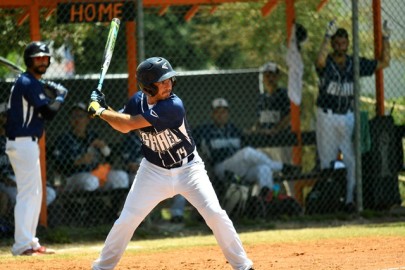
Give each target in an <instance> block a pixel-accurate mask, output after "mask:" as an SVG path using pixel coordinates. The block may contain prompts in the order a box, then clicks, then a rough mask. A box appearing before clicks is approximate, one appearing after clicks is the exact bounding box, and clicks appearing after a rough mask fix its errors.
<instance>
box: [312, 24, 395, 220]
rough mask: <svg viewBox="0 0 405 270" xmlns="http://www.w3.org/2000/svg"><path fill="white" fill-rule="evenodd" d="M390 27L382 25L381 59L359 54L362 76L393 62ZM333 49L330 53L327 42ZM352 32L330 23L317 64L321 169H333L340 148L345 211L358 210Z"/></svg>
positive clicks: (318, 146)
mask: <svg viewBox="0 0 405 270" xmlns="http://www.w3.org/2000/svg"><path fill="white" fill-rule="evenodd" d="M389 36H390V29H389V28H388V26H387V23H386V22H384V25H383V46H382V53H381V57H380V58H379V59H374V60H371V59H366V58H363V57H360V59H359V60H360V76H371V75H373V73H374V72H375V71H376V70H378V69H382V68H385V67H388V65H389V62H390V46H389ZM329 44H330V45H331V46H332V48H333V52H332V53H328V45H329ZM348 46H349V35H348V33H347V31H346V30H345V29H343V28H339V29H337V26H336V23H335V21H331V22H329V23H328V26H327V29H326V34H325V38H324V40H323V43H322V46H321V48H320V51H319V54H318V58H317V59H316V62H315V66H316V71H317V74H318V76H319V79H320V80H319V95H318V98H317V103H316V104H317V113H316V116H317V124H316V140H317V148H318V154H319V158H320V166H321V169H324V168H330V166H331V162H333V161H335V160H336V158H337V156H338V153H339V151H341V153H342V154H343V162H344V164H345V165H346V168H347V188H346V211H347V212H354V211H355V210H356V208H355V205H354V203H353V196H354V195H353V192H354V187H355V168H354V167H355V158H354V150H353V145H352V135H353V128H354V115H353V99H354V93H353V56H350V55H348V54H347V49H348Z"/></svg>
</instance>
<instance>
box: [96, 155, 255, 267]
mask: <svg viewBox="0 0 405 270" xmlns="http://www.w3.org/2000/svg"><path fill="white" fill-rule="evenodd" d="M194 155H195V157H194V159H193V161H191V162H190V163H189V164H187V165H183V166H182V167H180V168H175V169H171V170H167V169H164V168H160V167H158V166H156V165H153V164H152V163H150V162H148V161H147V160H146V159H143V160H142V162H141V165H140V168H139V170H138V173H137V175H136V177H135V180H134V182H133V184H132V186H131V189H130V191H129V193H128V196H127V199H126V201H125V204H124V208H123V210H122V212H121V215H120V217H119V218H118V219H117V220H116V222H115V223H114V226H113V227H112V229H111V231H110V233H109V234H108V236H107V239H106V241H105V245H104V248H103V250H102V251H101V255H100V257H99V258H98V259H97V260H96V261H95V262H94V264H93V268H92V269H93V270H107V269H114V267H115V266H116V265H117V263H118V262H119V260H120V258H121V256H122V254H123V253H124V251H125V249H126V247H127V245H128V243H129V241H130V240H131V238H132V236H133V234H134V231H135V229H136V228H137V227H138V226H139V224H140V223H141V222H142V221H143V220H144V218H145V217H146V216H147V215H148V214H149V213H150V212H151V211H152V209H153V208H154V207H155V206H156V205H157V204H158V203H159V202H161V201H162V200H165V199H167V198H170V197H173V196H175V195H176V194H181V195H183V196H184V197H185V198H186V199H187V200H188V201H189V202H190V203H191V204H192V205H193V206H194V207H195V208H196V209H197V210H198V212H199V213H200V214H201V216H202V217H203V218H204V220H205V221H206V223H207V225H208V226H209V227H210V229H211V230H212V231H213V233H214V236H215V238H216V240H217V242H218V244H219V246H220V247H221V249H222V252H223V254H224V255H225V258H226V259H227V260H228V262H229V264H230V265H231V266H232V267H233V269H235V270H246V269H249V268H250V267H251V266H252V261H251V260H250V259H249V258H248V257H247V255H246V252H245V250H244V249H243V246H242V243H241V241H240V239H239V236H238V234H237V232H236V231H235V228H234V226H233V223H232V221H231V220H230V219H229V217H228V215H227V214H226V212H225V211H224V210H223V209H222V208H221V206H220V204H219V201H218V198H217V196H216V194H215V191H214V189H213V187H212V185H211V182H210V180H209V178H208V175H207V172H206V170H205V168H204V163H203V162H202V160H201V158H200V157H199V156H198V154H197V152H196V151H195V152H194Z"/></svg>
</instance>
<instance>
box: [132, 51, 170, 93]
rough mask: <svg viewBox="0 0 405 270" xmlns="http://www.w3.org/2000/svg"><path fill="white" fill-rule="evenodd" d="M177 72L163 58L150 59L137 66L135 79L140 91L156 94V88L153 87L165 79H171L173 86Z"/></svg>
mask: <svg viewBox="0 0 405 270" xmlns="http://www.w3.org/2000/svg"><path fill="white" fill-rule="evenodd" d="M176 75H177V72H176V71H174V70H173V68H172V66H171V65H170V63H169V61H167V60H166V59H164V58H163V57H151V58H148V59H146V60H145V61H143V62H142V63H140V64H139V66H138V68H137V70H136V78H137V80H138V84H139V87H140V88H141V90H142V91H144V92H146V93H147V94H149V95H151V96H152V97H153V96H154V95H156V94H157V91H158V88H157V87H156V86H155V85H154V83H156V82H161V81H164V80H167V79H170V78H171V79H172V82H173V86H174V84H175V82H176V78H175V76H176Z"/></svg>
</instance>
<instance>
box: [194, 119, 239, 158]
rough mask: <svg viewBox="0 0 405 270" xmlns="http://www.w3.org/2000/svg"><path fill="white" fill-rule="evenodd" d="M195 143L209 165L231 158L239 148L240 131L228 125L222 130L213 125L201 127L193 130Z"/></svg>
mask: <svg viewBox="0 0 405 270" xmlns="http://www.w3.org/2000/svg"><path fill="white" fill-rule="evenodd" d="M194 133H195V138H196V143H197V146H198V147H199V149H201V151H202V153H203V154H204V155H205V156H206V157H207V158H208V162H210V163H211V165H215V164H218V163H220V162H222V161H224V160H225V159H227V158H229V157H231V156H232V155H233V154H235V153H236V152H237V151H238V150H239V149H240V148H241V144H242V142H241V137H242V136H241V134H242V133H241V131H240V130H239V129H238V128H236V127H235V126H234V125H233V124H231V123H228V124H226V125H225V126H224V127H223V128H220V127H217V126H216V125H215V124H213V123H212V124H206V125H202V126H200V127H198V128H196V129H195V131H194Z"/></svg>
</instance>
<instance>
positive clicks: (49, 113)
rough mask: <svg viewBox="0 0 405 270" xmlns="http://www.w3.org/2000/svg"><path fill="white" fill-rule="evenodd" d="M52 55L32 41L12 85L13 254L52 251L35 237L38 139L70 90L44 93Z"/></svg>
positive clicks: (39, 186) (8, 148)
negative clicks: (52, 96) (53, 94)
mask: <svg viewBox="0 0 405 270" xmlns="http://www.w3.org/2000/svg"><path fill="white" fill-rule="evenodd" d="M50 57H51V54H50V52H49V48H48V47H47V46H46V44H45V43H42V42H32V43H30V44H29V45H28V46H27V47H26V48H25V51H24V62H25V65H26V66H27V71H26V72H24V73H22V74H21V75H20V76H19V77H18V78H17V80H16V81H15V83H14V85H13V86H12V88H11V93H10V98H9V101H8V111H7V122H6V136H7V143H6V153H7V155H8V157H9V159H10V163H11V165H12V167H13V170H14V173H15V178H16V183H17V191H18V193H17V199H16V205H15V208H14V218H15V233H14V240H15V242H14V245H13V247H12V250H11V252H12V254H13V255H38V254H48V253H53V251H51V250H49V249H46V247H44V246H41V245H40V243H39V240H38V238H37V237H36V228H37V225H38V219H39V213H40V210H41V201H42V181H41V167H40V162H39V147H38V139H39V138H40V137H41V136H42V134H43V131H44V124H45V123H44V122H45V120H51V119H52V118H53V117H54V116H55V115H56V113H57V111H58V110H59V109H60V108H61V104H62V103H63V102H64V100H65V97H66V95H67V92H68V90H67V89H66V88H65V87H63V86H62V85H60V84H59V85H57V84H53V85H54V86H55V87H56V88H57V89H55V90H56V93H57V97H56V98H55V99H54V100H51V99H50V98H49V97H47V96H46V95H45V92H44V86H43V84H42V83H41V82H40V79H41V78H42V75H43V74H45V72H46V70H47V69H48V67H49V64H50V63H51V62H50Z"/></svg>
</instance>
